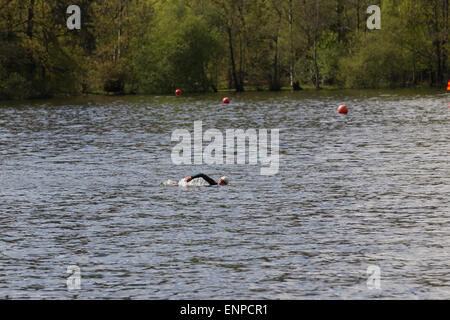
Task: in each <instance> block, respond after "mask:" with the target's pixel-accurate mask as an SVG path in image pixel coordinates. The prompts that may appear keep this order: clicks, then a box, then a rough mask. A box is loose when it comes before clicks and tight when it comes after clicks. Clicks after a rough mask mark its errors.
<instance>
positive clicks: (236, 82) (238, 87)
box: [227, 27, 244, 92]
mask: <svg viewBox="0 0 450 320" xmlns="http://www.w3.org/2000/svg"><path fill="white" fill-rule="evenodd" d="M227 33H228V46H229V49H230V60H231V70H232V74H233V80H234V88H235V89H236V91H238V92H241V91H244V88H243V87H242V85H241V83H239V80H238V77H237V72H236V62H235V60H234V50H233V36H232V33H231V27H227Z"/></svg>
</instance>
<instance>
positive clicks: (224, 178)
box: [220, 176, 230, 184]
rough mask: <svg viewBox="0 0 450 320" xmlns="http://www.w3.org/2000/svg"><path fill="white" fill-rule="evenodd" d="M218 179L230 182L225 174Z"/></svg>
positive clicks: (226, 182)
mask: <svg viewBox="0 0 450 320" xmlns="http://www.w3.org/2000/svg"><path fill="white" fill-rule="evenodd" d="M220 180H222V181H223V182H225V184H228V183H230V179H228V177H227V176H223V177H222V178H220Z"/></svg>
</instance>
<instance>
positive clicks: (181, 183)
mask: <svg viewBox="0 0 450 320" xmlns="http://www.w3.org/2000/svg"><path fill="white" fill-rule="evenodd" d="M178 185H179V186H180V187H204V186H209V183H208V182H207V181H206V180H205V179H203V178H197V179H194V180H191V181H189V182H186V181H184V179H181V180H180V181H178Z"/></svg>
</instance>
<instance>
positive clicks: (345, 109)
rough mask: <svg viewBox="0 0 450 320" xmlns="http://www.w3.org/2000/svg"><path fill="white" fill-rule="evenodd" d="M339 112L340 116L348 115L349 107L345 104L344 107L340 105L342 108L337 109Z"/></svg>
mask: <svg viewBox="0 0 450 320" xmlns="http://www.w3.org/2000/svg"><path fill="white" fill-rule="evenodd" d="M337 111H338V112H339V113H340V114H347V113H348V108H347V106H346V105H345V104H343V105H340V106H339V108H338V109H337Z"/></svg>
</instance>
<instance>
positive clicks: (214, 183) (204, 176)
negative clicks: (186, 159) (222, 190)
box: [191, 173, 217, 186]
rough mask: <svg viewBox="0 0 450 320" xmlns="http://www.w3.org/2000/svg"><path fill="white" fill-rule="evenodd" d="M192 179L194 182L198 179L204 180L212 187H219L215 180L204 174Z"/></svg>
mask: <svg viewBox="0 0 450 320" xmlns="http://www.w3.org/2000/svg"><path fill="white" fill-rule="evenodd" d="M191 178H192V180H194V179H198V178H203V179H204V180H205V181H206V182H208V183H209V185H210V186H216V185H217V182H216V181H214V180H213V179H211V178H210V177H208V176H207V175H206V174H203V173H199V174H196V175H195V176H192V177H191Z"/></svg>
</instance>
